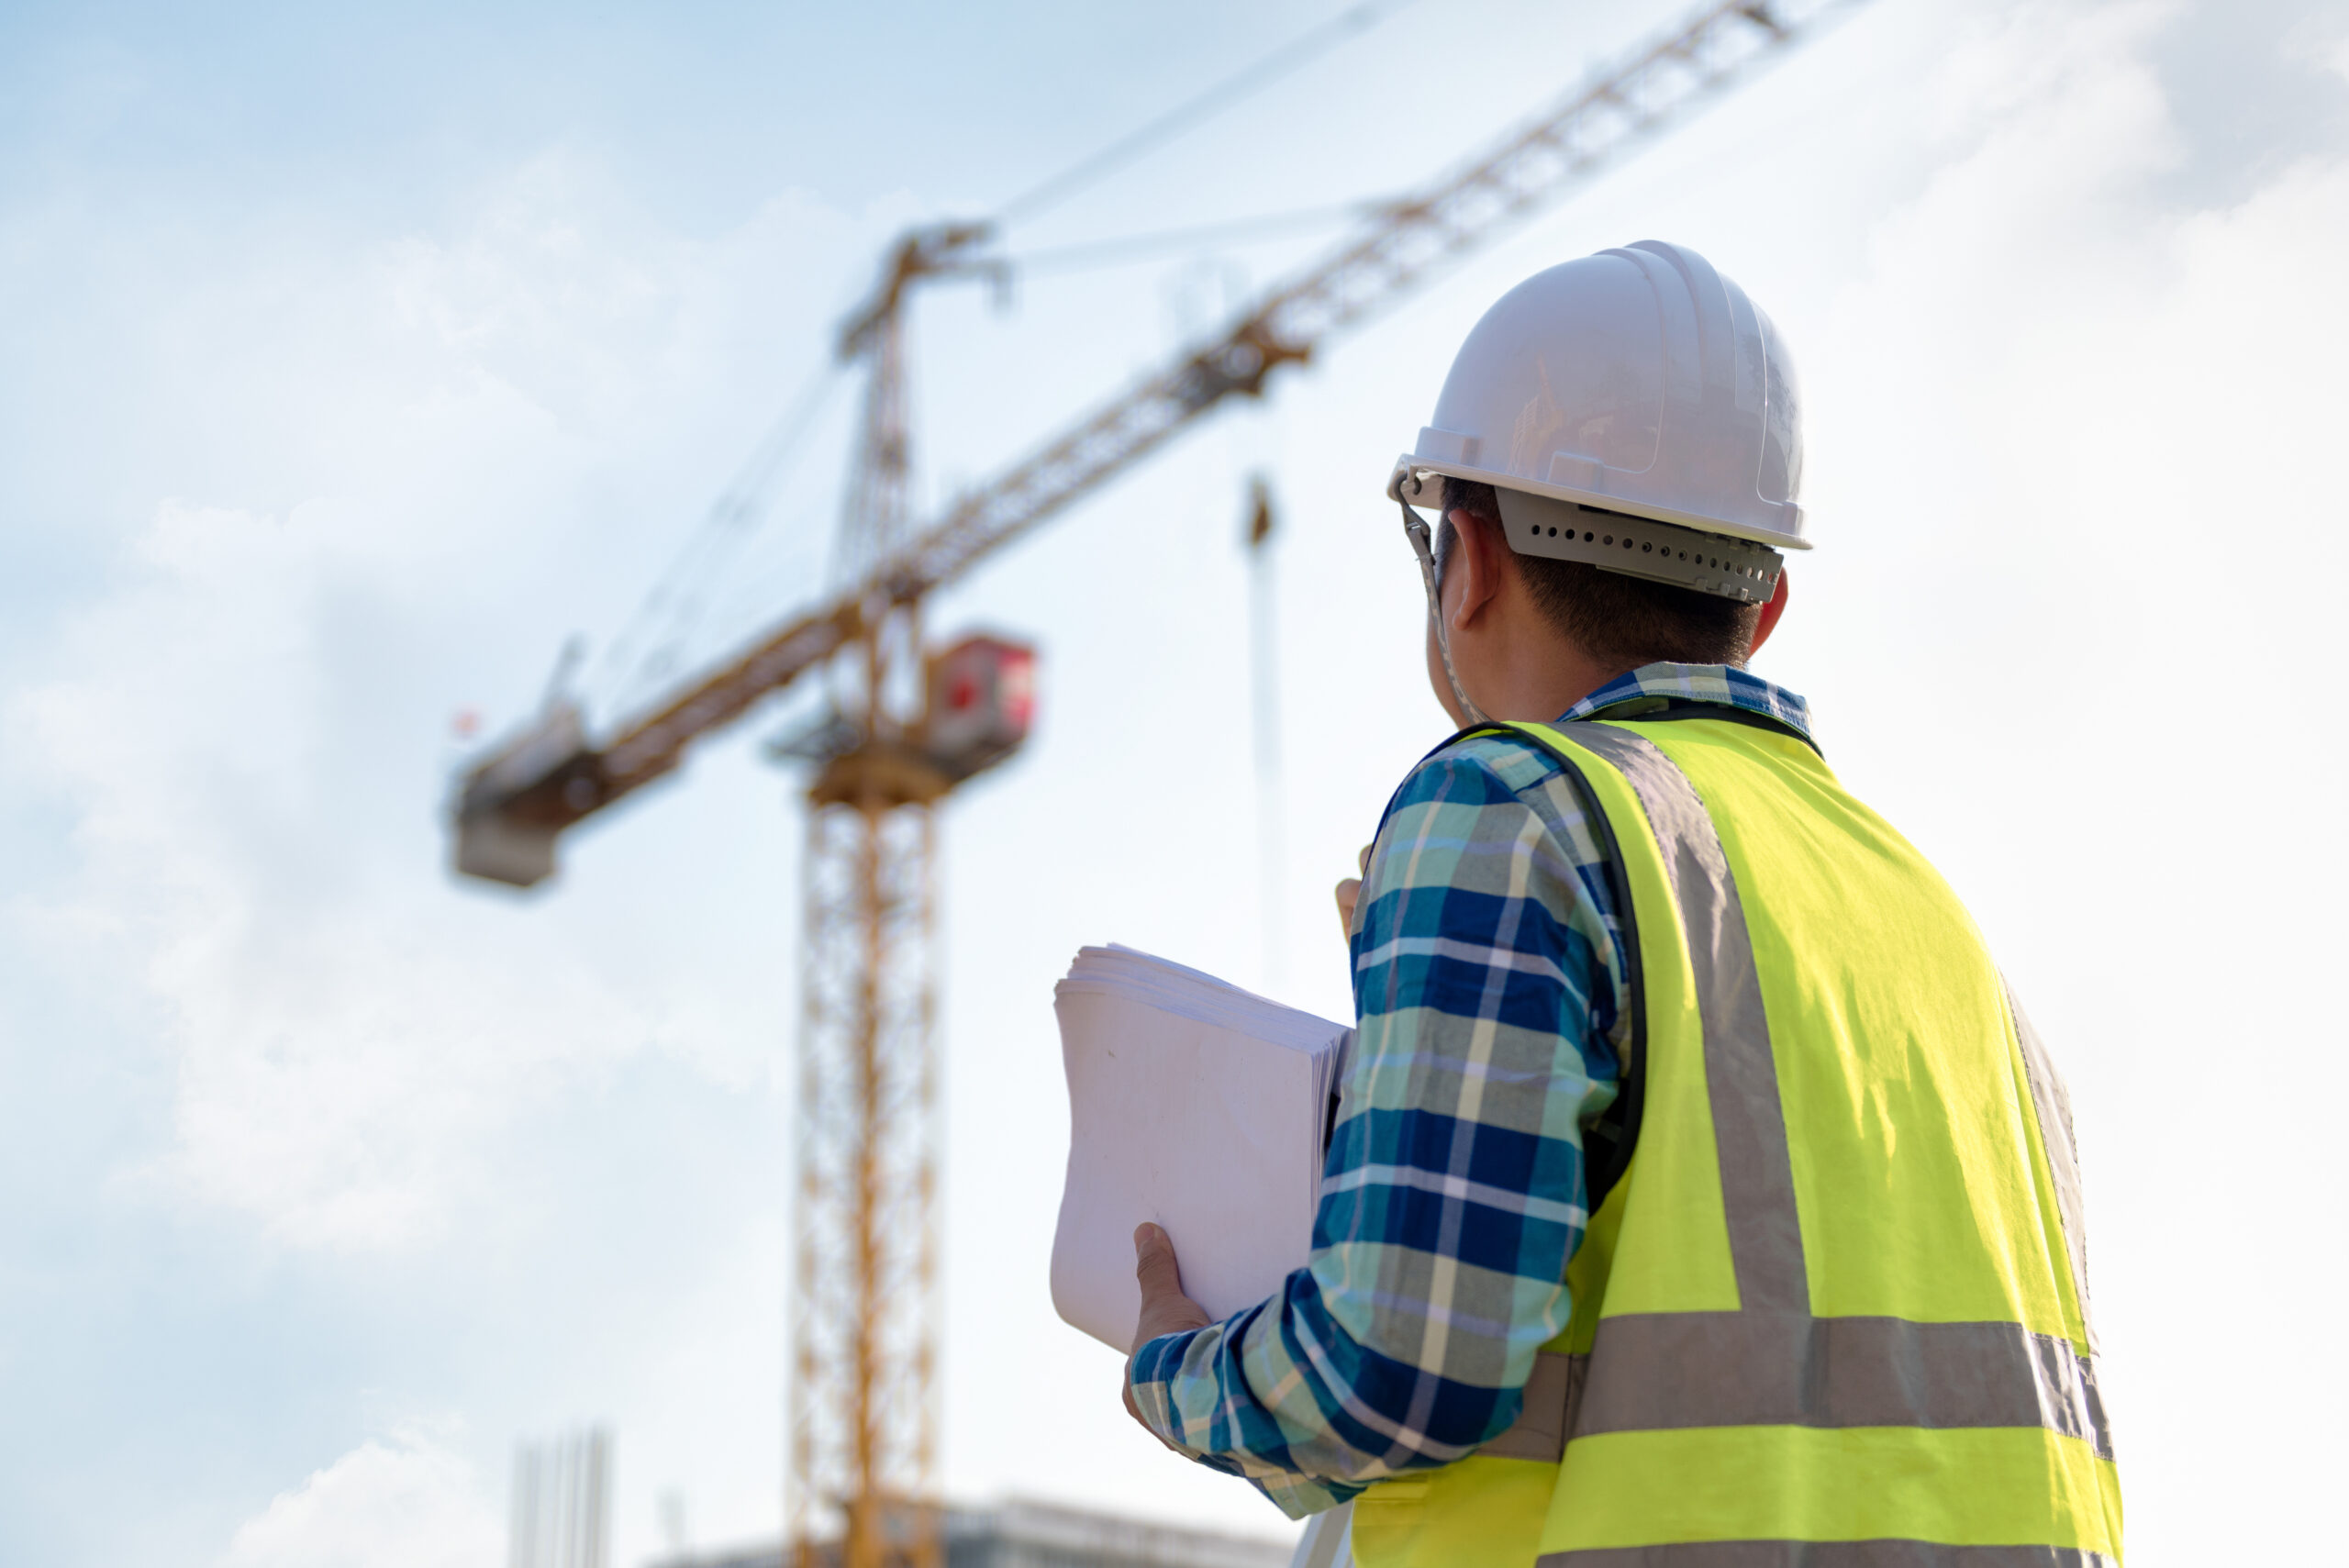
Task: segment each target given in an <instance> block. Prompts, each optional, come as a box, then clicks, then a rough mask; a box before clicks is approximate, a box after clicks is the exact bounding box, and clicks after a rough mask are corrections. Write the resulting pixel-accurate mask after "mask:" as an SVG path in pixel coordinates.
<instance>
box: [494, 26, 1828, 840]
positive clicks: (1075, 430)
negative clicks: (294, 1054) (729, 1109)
mask: <svg viewBox="0 0 2349 1568" xmlns="http://www.w3.org/2000/svg"><path fill="white" fill-rule="evenodd" d="M1862 4H1865V0H1729V3H1726V4H1717V5H1713V6H1708V7H1706V8H1705V9H1703V10H1702V11H1700V12H1698V14H1697V15H1695V16H1694V17H1691V18H1690V19H1688V20H1687V22H1685V23H1684V24H1682V25H1681V26H1680V27H1679V28H1677V29H1675V31H1673V32H1671V33H1670V34H1668V35H1666V36H1664V37H1662V38H1660V39H1656V40H1655V41H1654V42H1653V43H1651V44H1650V45H1649V46H1647V47H1646V48H1645V49H1644V50H1642V51H1640V52H1638V53H1636V54H1635V55H1634V56H1633V57H1632V58H1631V60H1630V61H1628V62H1627V63H1625V64H1623V65H1621V66H1620V67H1619V68H1617V69H1615V70H1614V71H1612V72H1608V73H1606V74H1604V75H1603V76H1600V77H1599V78H1598V79H1597V80H1594V81H1591V82H1588V83H1585V84H1584V85H1582V86H1579V87H1577V88H1575V90H1573V91H1572V92H1570V93H1568V94H1567V95H1565V96H1564V99H1562V100H1561V101H1560V102H1559V103H1558V104H1556V105H1553V106H1552V107H1551V108H1549V109H1548V110H1546V111H1544V112H1543V113H1542V114H1541V115H1539V116H1537V117H1534V118H1533V119H1532V120H1531V121H1530V122H1528V123H1527V124H1525V125H1523V126H1521V127H1520V128H1517V129H1515V130H1513V131H1511V132H1510V133H1509V134H1508V136H1507V137H1505V138H1503V139H1502V140H1501V141H1500V142H1499V143H1498V145H1497V146H1496V147H1494V148H1492V149H1490V150H1487V151H1486V153H1484V154H1483V155H1481V156H1480V157H1478V158H1476V159H1475V160H1472V161H1468V162H1465V163H1464V164H1463V165H1461V166H1460V167H1458V168H1457V169H1455V170H1453V172H1449V173H1447V174H1446V175H1444V176H1443V177H1442V178H1440V179H1439V180H1437V181H1436V182H1435V183H1433V184H1432V185H1431V186H1430V187H1429V188H1428V189H1427V190H1425V191H1423V192H1421V193H1419V194H1418V195H1414V196H1411V197H1409V198H1408V199H1406V200H1402V201H1398V202H1395V203H1392V204H1390V205H1388V206H1385V207H1383V208H1382V209H1380V211H1379V214H1378V216H1377V217H1375V219H1374V220H1373V221H1372V222H1371V223H1370V224H1369V225H1368V226H1367V227H1366V228H1364V230H1363V231H1361V232H1360V233H1358V234H1357V235H1356V236H1354V237H1353V239H1349V240H1347V241H1345V242H1344V243H1342V244H1341V246H1340V247H1339V248H1338V249H1337V250H1335V251H1334V252H1333V253H1332V254H1331V255H1330V256H1329V257H1327V258H1325V259H1324V260H1323V261H1320V262H1319V263H1318V264H1316V265H1314V266H1312V267H1309V268H1308V269H1306V270H1305V271H1304V272H1301V273H1299V274H1298V275H1297V276H1296V277H1294V278H1292V279H1290V280H1289V281H1288V282H1286V283H1285V284H1282V285H1280V286H1278V287H1276V288H1275V289H1274V290H1272V291H1271V292H1270V293H1269V294H1268V295H1266V296H1265V297H1264V299H1262V300H1261V301H1259V302H1258V303H1257V304H1256V305H1255V306H1252V307H1251V308H1250V309H1248V310H1247V311H1245V312H1243V313H1242V314H1241V316H1240V317H1239V318H1238V320H1237V321H1236V322H1235V323H1234V324H1232V325H1231V326H1230V327H1228V328H1224V329H1223V330H1222V331H1221V332H1219V334H1218V335H1216V336H1215V337H1213V338H1211V339H1208V340H1207V341H1205V342H1202V343H1197V344H1194V345H1192V346H1191V347H1189V348H1187V349H1186V350H1184V351H1183V352H1181V353H1180V354H1178V355H1177V356H1176V357H1175V361H1174V362H1173V364H1172V365H1171V366H1170V367H1169V368H1168V369H1167V370H1165V371H1163V372H1160V373H1156V374H1154V375H1152V376H1149V377H1146V378H1144V379H1143V380H1141V382H1139V383H1137V384H1135V385H1133V386H1132V387H1130V388H1129V389H1128V390H1127V391H1125V392H1124V393H1122V394H1120V395H1118V396H1116V397H1113V398H1111V399H1110V400H1109V401H1108V403H1106V404H1103V405H1100V406H1097V408H1095V409H1094V410H1093V411H1092V412H1090V413H1089V414H1087V415H1085V417H1082V418H1080V419H1079V420H1077V421H1076V422H1075V423H1074V425H1072V426H1070V427H1068V428H1066V429H1065V430H1063V432H1062V433H1061V434H1059V435H1057V436H1055V437H1053V438H1052V439H1049V440H1047V441H1046V442H1045V443H1044V444H1043V445H1042V446H1041V447H1040V448H1038V449H1037V450H1035V451H1034V452H1032V453H1031V454H1030V456H1028V457H1027V458H1025V459H1023V460H1022V461H1020V462H1018V463H1015V464H1014V465H1013V466H1012V467H1011V468H1009V469H1008V470H1007V471H1005V472H1004V473H1002V474H1001V475H999V476H998V477H997V478H996V479H995V480H994V481H992V482H991V483H989V484H984V485H982V486H980V487H979V488H978V489H976V490H974V491H971V492H968V493H966V494H965V495H963V496H961V497H960V498H958V499H957V500H956V501H955V502H954V503H953V504H952V506H950V507H949V509H948V511H947V514H946V516H945V517H942V518H941V519H940V520H939V521H938V522H936V523H934V524H932V525H931V526H930V528H926V529H923V530H921V531H920V532H918V534H917V535H916V536H915V537H914V538H913V539H911V540H910V541H908V542H907V544H906V545H905V546H904V547H903V548H901V549H900V550H898V551H896V553H895V554H893V555H891V556H889V557H888V558H886V559H885V560H883V561H881V562H878V563H876V564H875V565H874V568H873V569H872V570H871V572H870V573H868V574H867V575H866V577H865V578H864V580H863V582H862V583H861V584H858V585H857V587H856V588H855V589H854V590H853V591H852V592H850V593H847V594H844V595H841V597H839V598H837V599H835V600H834V601H832V602H831V603H830V604H828V605H826V606H821V607H819V608H818V609H815V610H813V611H810V612H807V613H805V614H803V615H801V616H799V617H796V618H794V619H793V620H791V621H789V622H787V623H786V624H785V625H784V626H782V627H779V628H775V629H774V630H773V631H770V632H769V633H767V634H765V635H764V636H763V637H762V638H760V639H758V640H757V641H756V642H755V643H753V644H752V645H751V647H750V648H749V649H748V650H747V651H744V652H743V653H741V654H740V655H739V656H737V657H736V658H734V659H733V660H731V661H729V662H727V663H726V664H724V665H722V666H720V667H719V668H718V669H715V670H712V671H709V672H707V673H704V674H703V675H701V676H700V677H698V678H697V679H696V680H695V681H694V682H693V683H692V684H689V685H687V686H685V687H684V688H683V689H681V690H679V691H677V692H675V693H674V694H672V695H670V696H669V697H668V698H667V699H666V700H665V701H663V702H662V704H661V706H659V707H657V708H656V709H655V710H654V711H653V712H652V713H651V714H650V715H649V716H647V717H643V718H640V719H638V720H635V721H633V722H631V723H630V724H629V726H628V727H627V728H624V729H623V730H622V731H621V732H620V733H619V734H618V735H616V736H615V737H614V738H613V739H612V740H610V741H609V742H608V743H607V745H606V746H604V747H603V748H602V749H600V750H596V749H593V748H590V747H589V746H587V744H586V743H585V740H584V737H582V738H580V739H579V740H577V741H576V742H575V744H574V745H573V747H571V748H570V749H568V750H566V749H564V748H562V747H561V746H554V747H551V748H550V747H549V745H548V740H549V736H548V734H547V733H545V732H544V726H543V724H541V725H540V726H539V727H535V728H533V729H532V730H531V731H529V733H527V734H525V735H524V736H523V737H521V738H520V739H519V740H516V741H512V742H509V743H507V745H506V746H505V747H503V748H501V749H500V750H499V751H497V752H495V753H494V754H493V755H492V756H491V757H490V758H488V759H487V760H486V761H484V762H482V763H480V764H478V765H476V766H475V767H474V768H473V769H472V770H471V771H470V772H469V773H467V775H466V778H465V784H464V787H463V789H462V793H461V796H460V801H459V806H458V811H457V816H458V819H459V826H460V829H461V831H462V828H464V826H465V824H466V823H467V822H468V821H474V822H479V821H483V820H486V819H488V818H510V819H512V820H513V821H515V822H518V823H523V824H527V825H529V827H531V828H534V829H543V830H546V831H548V832H551V831H553V830H556V829H559V828H561V827H563V826H568V825H569V824H570V823H572V822H575V821H578V820H579V819H581V818H582V817H586V816H589V815H591V814H592V813H594V812H596V811H598V810H600V809H602V808H603V807H604V806H608V805H610V804H611V803H612V802H614V801H616V800H618V799H619V798H621V797H622V796H624V795H627V794H629V792H630V791H632V790H634V789H636V788H638V787H639V786H640V785H641V784H646V783H649V782H651V780H652V779H654V778H657V777H659V776H661V775H662V774H663V773H668V772H669V771H671V770H672V769H674V767H675V766H676V765H677V763H678V762H679V761H680V760H681V759H682V755H683V752H684V751H685V748H686V747H687V746H689V745H690V744H692V742H693V741H694V740H697V739H698V738H699V737H701V736H702V735H705V734H707V733H709V732H710V731H712V730H714V729H718V728H722V727H723V726H725V725H727V724H729V723H730V722H732V721H733V720H734V719H736V718H739V717H741V716H742V714H744V713H745V712H746V711H748V710H749V709H750V708H751V706H754V705H755V704H756V703H757V702H758V701H759V700H760V699H761V698H763V697H764V696H766V695H768V694H770V693H772V692H774V691H777V690H780V689H781V688H783V687H784V686H786V685H788V684H790V683H791V682H793V681H794V680H796V679H797V678H798V676H800V675H801V674H802V673H805V672H806V671H807V669H808V668H809V667H810V666H812V665H815V664H818V663H821V662H824V661H825V660H826V659H828V658H829V657H830V656H831V655H832V654H833V653H835V652H837V651H839V650H840V649H841V648H842V647H843V646H845V645H846V644H847V643H849V642H850V641H852V640H854V639H856V638H857V637H858V636H859V635H861V631H862V628H863V609H862V606H864V605H866V604H868V603H870V602H872V600H873V596H874V595H875V594H876V593H877V594H878V595H881V597H882V598H883V599H884V600H885V601H886V602H890V603H897V604H905V603H910V602H913V601H915V600H918V598H920V597H921V596H922V595H925V594H927V593H929V592H930V591H931V590H932V589H936V588H939V587H942V586H944V585H945V584H949V583H952V582H953V581H954V580H955V579H956V578H957V577H959V576H961V575H962V574H963V573H965V572H967V571H969V570H970V569H971V568H972V567H973V566H974V565H975V564H976V563H977V562H979V561H981V560H982V559H984V558H985V557H986V556H988V555H990V554H992V553H993V552H995V551H996V550H1000V549H1001V548H1003V546H1005V545H1007V544H1008V543H1010V542H1012V541H1013V540H1014V539H1018V538H1019V537H1020V536H1021V535H1022V534H1024V533H1026V532H1027V531H1028V530H1029V529H1030V528H1034V527H1036V526H1037V525H1038V524H1040V523H1041V522H1043V521H1044V520H1045V519H1047V518H1049V517H1052V516H1053V515H1054V514H1055V513H1058V512H1060V511H1062V510H1063V509H1065V508H1066V507H1067V506H1070V505H1071V504H1073V503H1074V502H1075V501H1077V500H1079V499H1081V498H1083V497H1084V496H1085V495H1087V494H1089V493H1090V492H1091V491H1092V490H1094V489H1095V488H1096V487H1097V486H1098V485H1100V484H1104V483H1105V482H1107V481H1108V479H1110V478H1111V477H1113V476H1115V475H1116V474H1117V473H1119V472H1121V471H1122V470H1124V469H1126V468H1128V467H1130V466H1131V465H1132V464H1133V463H1135V462H1138V461H1140V460H1141V458H1143V457H1145V456H1147V455H1148V454H1149V453H1150V452H1152V451H1153V450H1156V449H1157V448H1158V447H1159V446H1161V445H1163V443H1164V442H1166V441H1167V440H1169V439H1172V438H1173V437H1174V436H1175V435H1177V434H1179V433H1180V432H1181V431H1182V430H1183V429H1185V428H1187V427H1188V426H1189V425H1191V424H1192V423H1194V422H1196V421H1197V420H1198V419H1200V418H1202V417H1205V416H1207V415H1208V414H1209V413H1211V412H1212V411H1213V410H1215V409H1216V408H1218V407H1219V406H1222V404H1223V402H1224V401H1225V400H1226V399H1227V398H1230V397H1232V396H1235V395H1248V396H1261V395H1263V393H1264V385H1265V383H1266V381H1267V379H1268V378H1269V377H1270V376H1271V375H1272V373H1274V372H1275V371H1276V370H1278V369H1279V368H1280V367H1281V366H1283V365H1285V364H1293V363H1301V362H1303V361H1306V360H1308V359H1309V358H1310V357H1311V356H1312V354H1313V353H1314V352H1315V351H1316V350H1317V349H1319V347H1320V346H1321V345H1322V344H1323V343H1324V342H1325V341H1327V340H1328V339H1329V338H1330V336H1332V335H1333V334H1335V333H1336V332H1338V331H1339V330H1341V329H1342V328H1347V327H1350V326H1353V325H1354V324H1356V323H1359V322H1361V321H1363V320H1364V319H1365V318H1367V317H1370V316H1371V315H1372V314H1374V313H1375V311H1377V310H1378V309H1380V308H1382V307H1384V306H1387V305H1390V304H1392V303H1393V302H1394V301H1395V300H1397V298H1399V297H1400V296H1401V295H1403V294H1405V293H1407V292H1408V290H1409V289H1410V288H1412V287H1413V286H1415V285H1416V284H1419V283H1421V282H1423V281H1425V280H1426V279H1427V278H1428V277H1429V276H1430V275H1431V273H1433V272H1436V271H1437V270H1439V269H1440V268H1443V267H1447V266H1451V265H1454V264H1457V263H1458V262H1459V261H1462V260H1464V258H1465V257H1466V256H1467V255H1468V254H1469V253H1470V252H1471V251H1473V250H1475V249H1477V248H1478V247H1479V246H1481V245H1483V244H1486V243H1488V242H1489V241H1490V240H1491V239H1494V238H1496V237H1497V235H1498V234H1499V233H1500V232H1502V231H1503V230H1504V229H1506V228H1509V227H1511V226H1513V225H1515V224H1517V223H1520V222H1523V221H1525V220H1526V219H1528V218H1530V217H1531V216H1532V215H1533V213H1534V212H1535V211H1537V210H1538V209H1539V208H1541V207H1542V206H1545V205H1546V204H1548V203H1550V202H1553V201H1554V200H1555V199H1557V198H1558V197H1559V196H1560V195H1563V194H1564V192H1566V191H1567V190H1569V189H1571V188H1572V187H1573V186H1574V185H1575V183H1578V182H1580V181H1582V180H1585V179H1587V178H1589V177H1590V176H1592V175H1593V174H1595V173H1597V172H1599V171H1600V170H1601V169H1602V168H1604V167H1606V166H1607V165H1609V163H1611V162H1612V161H1614V160H1615V159H1616V158H1618V157H1619V156H1620V155H1621V154H1622V153H1624V152H1625V151H1627V150H1630V149H1631V148H1633V147H1635V146H1636V145H1638V144H1639V143H1640V142H1641V141H1642V140H1643V139H1648V138H1650V137H1652V136H1653V134H1654V133H1655V132H1656V131H1657V130H1658V129H1659V128H1662V127H1663V126H1664V125H1665V124H1666V123H1668V122H1669V121H1671V120H1672V119H1674V118H1675V117H1677V116H1678V115H1680V114H1682V113H1683V112H1685V111H1687V110H1689V109H1691V108H1692V107H1694V106H1697V105H1698V104H1699V103H1701V102H1703V101H1704V100H1706V99H1708V98H1709V97H1712V96H1716V95H1719V94H1720V93H1721V92H1722V91H1724V90H1725V89H1726V88H1727V87H1729V86H1730V85H1731V83H1734V82H1735V81H1736V80H1738V79H1739V78H1741V77H1742V75H1744V74H1745V73H1746V72H1749V71H1751V70H1753V69H1754V68H1757V67H1758V66H1759V65H1761V64H1762V63H1763V62H1765V61H1766V60H1767V59H1769V58H1770V57H1773V56H1775V55H1776V54H1778V53H1781V52H1783V51H1784V50H1787V48H1788V47H1790V46H1791V45H1793V44H1794V43H1796V42H1797V41H1798V40H1799V39H1802V38H1804V37H1805V36H1807V35H1808V34H1809V33H1810V32H1811V31H1813V30H1815V28H1816V27H1817V26H1818V24H1820V22H1822V21H1823V20H1825V19H1826V18H1827V17H1829V16H1830V14H1831V13H1834V12H1838V11H1848V10H1852V9H1855V8H1857V6H1860V5H1862ZM924 234H925V235H926V236H927V237H928V238H927V239H926V240H925V243H926V244H927V245H928V246H929V247H930V249H929V250H905V251H904V253H902V254H898V253H894V252H893V266H894V267H895V268H896V272H894V273H893V274H892V276H893V278H894V279H895V280H896V283H897V284H898V285H899V287H900V289H901V288H902V284H903V283H904V282H905V281H907V280H908V279H910V278H911V277H913V276H915V275H918V274H920V273H922V272H930V271H945V270H949V269H950V268H952V269H955V270H962V269H967V268H970V267H973V266H974V265H978V264H982V263H977V262H974V261H967V260H965V259H964V257H963V251H964V250H965V249H966V248H967V247H968V246H969V245H970V244H972V243H974V242H975V241H977V240H979V239H983V238H984V236H985V230H984V229H983V228H980V227H977V226H944V227H941V228H937V229H934V230H926V231H924ZM907 243H908V244H911V243H912V242H911V241H910V240H909V241H908V242H907ZM932 250H934V251H935V252H936V254H935V255H933V254H931V251H932ZM891 297H892V298H894V297H895V295H892V296H891ZM854 333H855V329H852V333H851V334H850V336H854ZM847 341H848V339H846V338H844V339H843V343H844V346H845V345H846V343H847ZM460 858H461V862H462V856H461V857H460Z"/></svg>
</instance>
